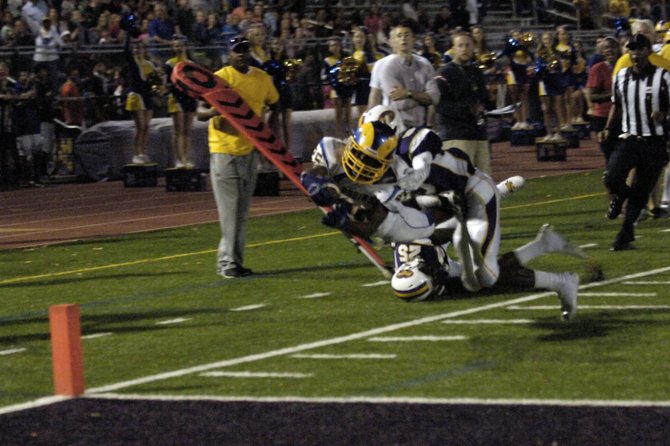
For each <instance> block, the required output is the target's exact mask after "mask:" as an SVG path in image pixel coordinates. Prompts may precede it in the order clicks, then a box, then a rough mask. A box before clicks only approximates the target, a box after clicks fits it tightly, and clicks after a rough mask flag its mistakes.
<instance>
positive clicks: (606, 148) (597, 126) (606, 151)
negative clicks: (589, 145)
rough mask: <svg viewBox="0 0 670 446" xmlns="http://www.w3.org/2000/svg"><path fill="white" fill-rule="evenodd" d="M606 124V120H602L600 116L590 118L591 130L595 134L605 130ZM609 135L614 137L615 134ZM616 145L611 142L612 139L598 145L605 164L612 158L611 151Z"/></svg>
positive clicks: (614, 142)
mask: <svg viewBox="0 0 670 446" xmlns="http://www.w3.org/2000/svg"><path fill="white" fill-rule="evenodd" d="M606 124H607V118H603V117H601V116H591V129H592V130H593V131H594V132H595V133H596V134H598V133H600V132H601V131H602V130H603V129H604V128H605V125H606ZM610 133H612V134H615V135H616V134H617V133H616V132H614V131H612V132H610ZM616 143H617V141H613V140H612V138H609V139H607V140H605V141H603V142H601V143H600V151H601V152H603V155H604V156H605V164H607V163H609V161H610V156H612V151H613V150H614V147H615V146H616Z"/></svg>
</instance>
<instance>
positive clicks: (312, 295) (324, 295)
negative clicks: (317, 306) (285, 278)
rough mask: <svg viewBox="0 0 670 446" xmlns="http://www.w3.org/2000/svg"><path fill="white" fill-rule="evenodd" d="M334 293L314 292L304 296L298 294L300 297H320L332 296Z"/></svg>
mask: <svg viewBox="0 0 670 446" xmlns="http://www.w3.org/2000/svg"><path fill="white" fill-rule="evenodd" d="M331 294H332V293H312V294H306V295H304V296H298V299H317V298H319V297H326V296H330V295H331Z"/></svg>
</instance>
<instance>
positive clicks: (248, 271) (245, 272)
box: [237, 266, 254, 277]
mask: <svg viewBox="0 0 670 446" xmlns="http://www.w3.org/2000/svg"><path fill="white" fill-rule="evenodd" d="M237 269H238V270H239V272H240V274H241V277H247V276H250V275H252V274H253V273H254V272H253V271H252V270H251V269H250V268H245V267H243V266H238V267H237Z"/></svg>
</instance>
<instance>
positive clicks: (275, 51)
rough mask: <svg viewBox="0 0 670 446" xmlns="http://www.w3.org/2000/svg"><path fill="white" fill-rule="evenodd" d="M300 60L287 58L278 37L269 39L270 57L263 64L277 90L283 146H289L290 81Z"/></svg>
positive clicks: (282, 42) (284, 48)
mask: <svg viewBox="0 0 670 446" xmlns="http://www.w3.org/2000/svg"><path fill="white" fill-rule="evenodd" d="M299 63H301V61H299V60H297V59H289V57H288V55H287V54H286V45H285V44H284V41H283V40H282V39H280V38H279V37H274V38H272V39H271V40H270V59H269V60H268V61H267V62H266V63H265V64H264V67H263V68H264V70H265V71H266V72H267V73H268V74H269V75H270V76H272V80H273V81H274V84H275V87H276V88H277V91H278V92H279V111H280V112H281V113H280V115H281V130H282V133H283V136H284V146H285V147H287V148H288V147H291V115H292V113H293V96H292V94H291V82H292V81H293V78H294V76H295V70H297V68H298V67H297V66H296V65H297V64H299Z"/></svg>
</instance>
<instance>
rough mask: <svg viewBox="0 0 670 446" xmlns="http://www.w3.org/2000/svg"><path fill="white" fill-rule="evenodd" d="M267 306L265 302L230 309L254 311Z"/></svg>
mask: <svg viewBox="0 0 670 446" xmlns="http://www.w3.org/2000/svg"><path fill="white" fill-rule="evenodd" d="M263 307H265V304H255V305H246V306H244V307H237V308H231V309H230V311H252V310H258V309H259V308H263Z"/></svg>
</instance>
